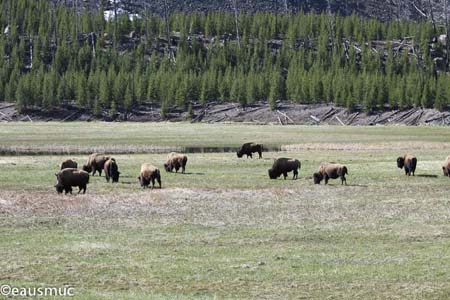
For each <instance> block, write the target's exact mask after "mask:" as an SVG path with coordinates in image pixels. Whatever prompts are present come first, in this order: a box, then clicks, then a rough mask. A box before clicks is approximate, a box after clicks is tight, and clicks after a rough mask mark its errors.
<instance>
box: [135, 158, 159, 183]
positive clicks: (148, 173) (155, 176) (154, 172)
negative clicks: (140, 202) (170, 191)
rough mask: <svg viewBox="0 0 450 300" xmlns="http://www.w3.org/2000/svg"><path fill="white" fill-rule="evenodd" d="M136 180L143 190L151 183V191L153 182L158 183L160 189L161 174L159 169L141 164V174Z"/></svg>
mask: <svg viewBox="0 0 450 300" xmlns="http://www.w3.org/2000/svg"><path fill="white" fill-rule="evenodd" d="M138 179H139V183H140V184H141V187H143V188H148V186H149V185H150V182H151V183H152V189H153V188H154V187H155V180H156V181H158V184H159V188H161V173H160V172H159V169H158V168H157V167H155V166H153V165H152V164H148V163H145V164H142V166H141V173H140V175H139V177H138Z"/></svg>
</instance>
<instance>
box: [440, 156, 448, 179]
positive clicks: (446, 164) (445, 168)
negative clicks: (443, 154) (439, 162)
mask: <svg viewBox="0 0 450 300" xmlns="http://www.w3.org/2000/svg"><path fill="white" fill-rule="evenodd" d="M442 171H444V176H448V177H450V156H449V157H447V161H446V162H445V163H444V165H443V166H442Z"/></svg>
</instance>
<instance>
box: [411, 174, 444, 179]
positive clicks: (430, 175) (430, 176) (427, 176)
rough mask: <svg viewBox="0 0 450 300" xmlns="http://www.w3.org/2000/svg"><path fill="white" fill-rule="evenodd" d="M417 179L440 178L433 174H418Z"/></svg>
mask: <svg viewBox="0 0 450 300" xmlns="http://www.w3.org/2000/svg"><path fill="white" fill-rule="evenodd" d="M416 177H425V178H438V177H439V176H438V175H432V174H417V175H416Z"/></svg>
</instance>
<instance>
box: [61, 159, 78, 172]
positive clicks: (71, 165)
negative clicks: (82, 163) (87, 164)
mask: <svg viewBox="0 0 450 300" xmlns="http://www.w3.org/2000/svg"><path fill="white" fill-rule="evenodd" d="M67 168H71V169H77V168H78V164H77V162H76V161H74V160H71V159H67V160H65V161H63V162H62V164H61V170H62V169H67Z"/></svg>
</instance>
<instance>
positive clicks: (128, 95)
mask: <svg viewBox="0 0 450 300" xmlns="http://www.w3.org/2000/svg"><path fill="white" fill-rule="evenodd" d="M124 105H125V109H126V110H129V109H130V108H131V107H132V106H133V93H132V91H131V87H130V85H129V84H128V85H127V87H126V89H125V103H124Z"/></svg>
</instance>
